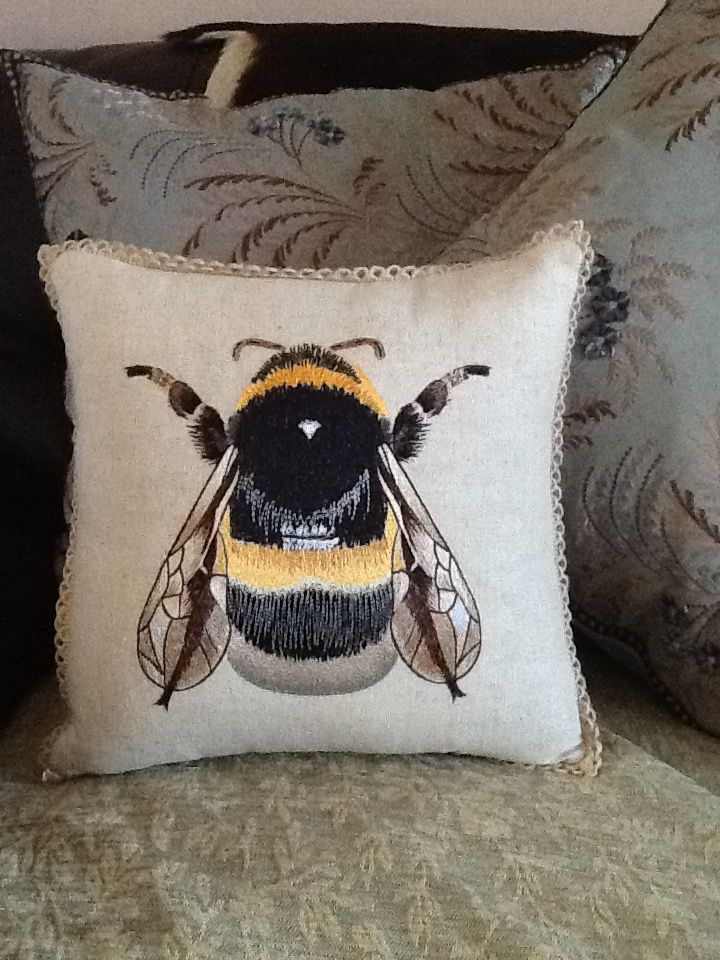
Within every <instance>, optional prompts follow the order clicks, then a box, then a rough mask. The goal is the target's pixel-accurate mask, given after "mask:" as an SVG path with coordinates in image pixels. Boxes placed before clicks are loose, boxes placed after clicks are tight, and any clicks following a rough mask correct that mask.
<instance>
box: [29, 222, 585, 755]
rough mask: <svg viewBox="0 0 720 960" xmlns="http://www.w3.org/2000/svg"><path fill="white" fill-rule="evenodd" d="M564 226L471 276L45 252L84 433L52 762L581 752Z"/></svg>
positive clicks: (573, 291) (578, 234) (572, 276)
mask: <svg viewBox="0 0 720 960" xmlns="http://www.w3.org/2000/svg"><path fill="white" fill-rule="evenodd" d="M589 257H590V253H589V248H588V243H587V239H586V235H585V234H584V233H583V232H582V230H581V227H580V226H579V225H576V226H574V227H573V226H571V227H566V228H556V229H554V230H553V231H552V232H551V233H550V234H548V235H546V236H543V237H539V238H536V239H535V240H534V241H533V242H532V243H531V244H530V245H528V246H527V247H526V248H524V249H523V250H521V251H520V252H518V253H517V254H516V255H514V256H511V257H508V258H505V259H500V260H497V261H492V262H488V263H482V264H479V265H475V266H465V267H458V268H449V269H448V268H437V267H428V268H425V269H423V268H399V267H396V268H390V269H382V268H372V269H356V270H340V271H337V272H332V271H329V270H328V271H322V272H312V271H306V272H305V273H297V272H294V271H290V270H285V271H274V270H272V269H270V270H268V269H262V268H247V267H239V266H234V267H233V266H223V265H221V264H213V263H207V262H203V261H197V260H195V261H188V260H185V259H183V258H172V257H169V256H168V255H165V254H152V253H150V252H149V251H143V250H139V249H138V248H134V247H123V246H119V245H111V244H105V243H94V242H91V241H82V242H80V243H77V242H69V243H66V244H64V245H62V246H59V247H46V248H44V249H43V252H42V262H43V271H44V275H45V278H46V282H47V284H48V288H49V293H50V296H51V299H52V301H53V303H54V304H55V305H56V307H57V308H58V311H59V316H60V320H61V325H62V328H63V333H64V337H65V341H66V346H67V354H68V368H69V396H70V398H71V401H70V411H71V414H72V417H73V420H74V424H75V461H74V498H75V503H74V521H73V529H72V537H71V549H70V551H69V556H68V563H67V569H66V574H65V580H64V586H63V592H62V600H61V607H60V611H59V643H60V649H59V656H60V674H61V678H62V680H63V685H64V688H65V691H66V694H67V698H68V702H69V706H70V713H71V719H70V723H69V725H68V726H67V727H65V728H64V729H63V730H62V731H61V733H60V734H59V735H58V737H57V738H56V740H55V743H54V747H53V751H52V757H51V760H50V767H51V769H52V770H54V771H55V772H56V773H58V774H73V773H81V772H112V771H119V770H126V769H132V768H137V767H143V766H148V765H151V764H156V763H164V762H172V761H179V760H185V759H191V758H196V757H201V756H207V755H218V754H228V753H239V752H244V751H276V750H283V751H285V750H291V751H293V750H360V751H372V752H391V753H392V752H408V751H410V752H416V751H431V752H437V751H457V752H460V753H473V754H484V755H487V756H492V757H499V758H503V759H509V760H518V761H523V762H531V763H540V764H553V763H561V764H564V766H565V767H568V768H570V769H573V770H590V771H594V770H595V769H596V768H597V763H598V759H599V743H598V739H597V732H596V729H595V724H594V718H593V714H592V709H591V707H590V704H589V701H588V700H587V695H586V693H585V690H584V684H583V681H582V678H581V676H580V674H579V669H578V667H577V663H576V661H575V659H574V654H573V648H572V639H571V635H570V632H569V626H568V624H569V616H568V611H567V604H566V595H565V594H566V581H565V576H564V560H563V554H562V523H561V519H560V511H559V489H558V484H557V475H558V461H559V442H560V440H559V438H560V419H559V418H560V411H561V408H562V398H563V396H564V381H565V376H566V361H567V356H568V349H569V348H568V337H569V335H570V333H571V330H572V326H573V323H574V313H575V309H576V306H577V303H578V297H579V291H580V289H581V286H582V284H583V282H584V277H585V276H586V270H587V263H588V262H589Z"/></svg>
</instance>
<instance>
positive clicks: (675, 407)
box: [443, 0, 720, 733]
mask: <svg viewBox="0 0 720 960" xmlns="http://www.w3.org/2000/svg"><path fill="white" fill-rule="evenodd" d="M719 23H720V7H718V5H717V3H708V2H707V0H673V2H671V3H670V4H669V5H668V7H667V8H666V9H665V11H664V12H663V13H662V14H661V16H660V17H659V19H658V20H657V21H656V23H655V25H654V26H653V27H652V29H651V30H650V31H649V33H648V34H647V35H646V37H645V38H644V39H643V41H642V42H641V43H640V44H639V46H638V47H637V48H636V50H635V51H634V52H633V54H632V55H631V56H630V58H629V59H628V62H627V64H626V65H625V66H624V68H623V70H622V71H621V74H620V75H619V77H618V78H617V80H616V81H615V82H614V83H613V84H612V86H611V87H610V89H609V90H608V91H607V92H606V94H605V95H604V96H603V97H602V98H600V99H598V101H597V102H596V103H594V104H593V105H592V106H591V107H590V108H589V109H588V110H587V111H586V112H585V113H583V115H582V116H581V117H580V118H579V119H578V121H577V123H576V124H575V125H574V127H573V128H572V129H571V130H570V131H569V132H568V134H567V135H566V137H565V139H564V141H563V142H562V144H560V145H559V146H558V147H557V148H555V149H554V150H553V151H552V152H551V153H550V154H549V155H548V156H547V157H546V158H545V160H543V161H542V162H541V163H540V164H539V165H538V167H537V168H536V169H535V170H534V171H533V173H532V174H531V175H530V176H529V177H528V178H527V180H526V181H525V182H524V183H523V184H521V185H520V186H519V188H518V189H517V191H516V192H515V194H514V195H513V196H512V197H511V198H510V199H508V200H507V201H506V202H505V203H504V204H503V205H502V207H501V208H500V209H498V210H497V211H496V212H495V213H494V214H493V215H491V216H488V217H485V218H484V219H481V220H480V222H478V223H476V224H474V225H473V226H472V227H471V228H470V230H469V231H468V232H467V234H466V236H465V238H464V240H463V241H462V243H458V244H455V245H454V246H452V247H451V248H450V249H448V250H447V251H446V254H445V255H444V257H443V259H445V260H450V261H452V260H453V259H458V258H460V259H465V258H466V257H467V256H468V254H469V253H470V252H472V251H476V252H478V253H488V252H495V251H497V250H499V249H503V248H505V247H509V246H512V244H514V243H515V242H517V241H518V240H519V239H521V238H522V237H525V236H527V235H530V234H531V233H532V232H533V231H534V230H536V229H537V228H538V227H540V226H542V225H543V224H547V223H552V222H554V221H555V219H556V218H558V217H560V218H564V217H570V216H578V217H582V218H583V219H584V220H585V222H586V224H587V225H588V227H589V229H590V230H591V232H592V235H593V242H594V246H595V248H596V250H597V251H598V256H597V259H596V261H595V270H594V276H593V278H592V280H591V283H590V285H589V290H588V295H587V298H586V301H585V307H584V317H583V319H582V320H581V324H580V332H579V337H578V341H577V345H576V348H575V361H574V368H573V374H572V377H571V383H570V400H569V413H568V416H567V418H566V427H567V433H566V438H567V458H566V469H565V504H566V512H567V514H566V515H567V523H568V530H569V537H568V550H569V560H570V570H571V582H572V594H573V602H574V612H575V616H576V618H577V621H578V623H580V624H583V625H584V626H585V627H586V628H587V629H588V630H589V631H591V632H592V633H593V634H594V635H595V636H596V637H597V638H598V639H599V640H600V642H601V643H603V644H605V645H606V646H607V648H608V649H610V650H612V651H613V652H615V653H617V654H618V655H620V656H622V657H623V658H625V659H626V660H628V661H629V662H631V663H633V664H635V665H637V666H638V668H640V669H643V670H645V671H647V673H648V674H649V675H650V676H652V677H653V678H654V679H655V680H656V681H657V682H658V683H659V684H660V685H661V686H662V688H663V689H664V691H665V692H666V694H667V695H668V696H669V697H670V698H671V700H673V701H674V702H675V703H676V704H677V706H678V707H679V708H680V709H682V710H683V711H685V712H686V713H687V714H689V715H690V716H691V717H692V718H693V719H694V720H696V721H697V722H699V723H700V724H702V725H703V726H705V727H706V728H707V729H708V730H711V731H713V732H715V733H720V526H719V525H720V486H719V485H718V464H719V463H720V439H719V437H720V394H719V392H718V368H719V367H720V350H719V348H718V338H717V316H718V303H720V272H719V271H718V266H717V247H718V230H719V229H720V228H719V224H720V193H719V192H718V191H717V190H716V189H715V183H716V180H717V164H718V144H719V143H720V107H718V104H719V103H720V96H719V94H718V80H719V79H720V34H718V24H719Z"/></svg>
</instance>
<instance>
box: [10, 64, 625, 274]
mask: <svg viewBox="0 0 720 960" xmlns="http://www.w3.org/2000/svg"><path fill="white" fill-rule="evenodd" d="M622 56H623V54H622V53H621V52H618V51H614V50H612V51H611V50H609V51H601V52H598V53H596V54H594V55H592V56H591V57H589V58H588V59H587V60H586V61H584V62H582V63H581V64H578V65H575V66H574V67H567V68H564V69H554V70H548V69H536V70H529V71H525V72H522V73H516V74H509V75H504V76H501V77H492V78H488V79H485V80H481V81H478V82H476V83H471V84H464V85H461V86H459V87H450V88H445V89H442V90H439V91H435V92H432V93H431V92H427V91H421V90H411V89H408V90H394V91H386V90H343V91H339V92H337V93H334V94H328V95H325V96H321V97H317V96H301V97H293V98H292V99H287V98H283V99H280V100H275V101H270V102H265V103H262V104H257V105H254V106H250V107H247V108H245V109H240V110H233V111H224V110H223V111H218V110H216V109H214V108H213V107H212V106H211V105H209V104H208V103H207V102H205V101H204V100H198V99H189V100H188V99H175V100H170V101H168V100H164V99H159V98H157V97H153V96H151V95H149V94H145V93H141V92H138V91H134V90H129V89H127V88H123V87H117V86H114V85H112V84H108V83H103V82H100V81H95V80H91V79H89V78H87V77H82V76H78V75H75V74H72V73H70V72H68V71H66V70H62V69H59V68H57V67H53V66H50V65H47V64H45V63H43V62H40V61H37V60H33V59H30V58H26V57H10V62H11V63H12V64H14V82H15V85H16V90H17V99H18V106H19V110H20V114H21V119H22V122H23V125H24V128H25V132H26V135H27V138H28V147H29V151H30V156H31V159H32V163H33V171H34V175H35V182H36V186H37V190H38V196H39V199H40V202H41V204H42V207H43V214H44V221H45V227H46V229H47V232H48V235H49V237H50V239H51V240H52V241H54V242H61V241H63V240H65V239H66V238H67V237H68V236H69V235H71V234H73V233H74V232H75V231H80V232H81V233H83V234H85V235H86V236H95V237H105V238H107V239H109V240H118V241H123V242H133V243H137V244H140V245H142V246H148V247H152V248H153V249H158V250H165V251H167V252H169V253H182V254H184V255H186V256H187V255H198V256H203V257H205V258H207V259H218V260H221V261H222V262H245V261H249V262H252V263H257V264H261V265H273V266H278V267H284V266H294V267H297V268H304V267H308V266H313V267H315V268H316V269H319V268H321V267H325V266H328V267H334V266H347V265H353V264H381V265H389V264H393V263H424V262H427V261H428V260H430V259H431V258H432V257H433V256H435V255H436V254H437V253H439V252H440V250H441V249H442V247H443V246H444V245H445V244H446V243H447V241H448V239H449V238H451V237H454V236H457V235H458V234H459V233H460V232H461V231H462V230H463V228H464V227H465V226H467V225H468V223H470V222H471V220H472V219H474V218H475V217H476V216H477V215H478V214H479V213H481V212H483V211H485V210H487V209H489V208H490V207H492V206H494V205H495V204H496V203H497V202H498V201H499V200H500V199H501V198H502V197H503V196H506V195H507V194H508V193H509V192H511V191H512V190H513V189H514V188H515V186H517V184H518V183H519V182H520V181H521V180H522V179H523V178H524V177H525V176H526V175H527V172H528V171H529V170H530V169H531V168H532V166H534V164H535V163H536V162H537V160H538V159H539V157H540V156H542V154H543V153H544V152H545V151H546V150H547V149H548V148H549V147H550V146H551V145H552V144H553V143H554V142H555V141H556V140H557V138H558V137H559V136H560V134H561V133H562V131H563V130H565V129H566V127H567V126H568V125H569V124H570V123H571V122H572V120H573V119H574V117H575V116H576V114H577V113H578V111H579V110H580V109H581V107H582V106H583V105H584V104H586V103H587V102H589V100H591V99H592V98H593V97H594V96H595V95H596V94H597V93H598V91H599V90H600V89H601V88H602V87H603V86H604V85H605V84H606V83H607V82H608V81H609V79H610V78H611V76H612V75H613V73H614V71H615V69H616V67H617V65H618V62H619V60H620V59H621V58H622Z"/></svg>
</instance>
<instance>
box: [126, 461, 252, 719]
mask: <svg viewBox="0 0 720 960" xmlns="http://www.w3.org/2000/svg"><path fill="white" fill-rule="evenodd" d="M236 481H237V450H236V449H235V447H233V446H231V447H228V449H227V450H226V451H225V453H224V455H223V457H222V459H221V460H220V462H219V463H218V465H217V467H216V468H215V470H214V471H213V473H212V475H211V477H210V479H209V480H208V482H207V483H206V484H205V486H204V487H203V489H202V491H201V493H200V496H199V497H198V499H197V501H196V502H195V506H194V507H193V508H192V510H191V511H190V515H189V517H188V518H187V520H186V521H185V523H184V525H183V528H182V530H181V531H180V533H179V534H178V536H177V538H176V540H175V542H174V543H173V545H172V547H171V548H170V552H169V553H168V555H167V557H166V559H165V561H164V562H163V565H162V567H161V568H160V572H159V573H158V575H157V578H156V579H155V583H154V584H153V587H152V590H151V591H150V595H149V596H148V598H147V602H146V603H145V607H144V609H143V612H142V614H141V616H140V621H139V623H138V643H137V650H138V659H139V661H140V666H141V667H142V669H143V672H144V673H145V676H146V677H148V679H149V680H152V682H153V683H154V684H155V685H156V686H158V687H162V691H163V692H162V696H161V697H160V699H159V700H158V703H159V704H161V705H162V706H164V707H166V708H167V706H168V703H169V702H170V697H171V696H172V695H173V693H174V692H175V691H176V690H187V689H189V688H190V687H194V686H196V685H197V684H198V683H202V681H203V680H205V679H206V678H207V677H209V676H210V674H211V673H212V672H213V670H214V669H215V667H217V665H218V663H219V662H220V661H221V660H222V657H223V655H224V653H225V650H226V649H227V645H228V643H229V640H230V625H229V624H228V620H227V616H226V615H225V613H224V611H223V610H222V609H221V608H220V607H219V606H218V604H217V602H216V600H215V598H214V597H213V595H212V592H211V590H210V579H211V577H212V575H213V567H214V564H215V560H216V557H217V550H218V544H220V546H221V547H222V538H221V537H220V536H219V534H218V530H219V527H220V522H221V520H222V518H223V514H224V513H225V510H226V509H227V505H228V501H229V500H230V497H231V496H232V492H233V490H234V488H235V483H236Z"/></svg>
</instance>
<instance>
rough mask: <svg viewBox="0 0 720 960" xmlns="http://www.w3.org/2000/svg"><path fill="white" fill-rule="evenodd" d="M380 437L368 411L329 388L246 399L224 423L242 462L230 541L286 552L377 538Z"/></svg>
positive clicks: (276, 391)
mask: <svg viewBox="0 0 720 960" xmlns="http://www.w3.org/2000/svg"><path fill="white" fill-rule="evenodd" d="M315 349H318V348H315ZM283 356H285V355H284V354H283V355H279V357H280V359H282V357H283ZM329 356H330V357H333V356H334V355H332V354H330V355H329ZM337 359H338V361H339V362H340V363H344V361H341V360H340V358H337ZM279 362H280V361H279V360H278V359H277V358H276V364H277V363H279ZM272 369H278V367H277V365H276V366H275V367H273V368H272ZM342 372H344V371H342ZM266 375H267V374H266ZM383 431H384V427H383V422H382V420H381V419H380V417H379V416H378V415H377V414H376V413H375V412H374V411H373V410H371V409H370V408H369V407H368V406H366V405H365V404H364V403H362V402H361V401H360V400H358V399H357V398H356V397H354V396H351V395H350V394H348V393H346V392H344V391H343V390H340V389H337V388H335V387H331V386H327V385H322V384H321V385H320V386H315V385H310V384H300V385H296V386H289V385H282V386H277V387H274V388H272V389H271V390H268V392H267V393H264V394H262V395H260V396H258V397H255V398H253V399H252V400H250V402H249V403H247V405H246V406H244V407H243V408H241V409H240V410H239V411H238V412H237V413H236V414H235V415H234V416H233V417H232V418H231V420H230V424H229V436H230V440H231V442H232V443H234V444H235V446H236V447H237V449H238V456H239V461H238V467H239V470H238V474H239V479H238V483H237V485H236V489H235V493H234V495H233V499H232V501H231V503H230V534H231V536H232V537H233V538H234V539H236V540H241V541H245V542H250V543H260V544H266V545H275V546H280V547H283V548H284V549H294V547H293V544H294V543H297V544H300V546H298V547H297V549H308V547H307V544H308V543H311V544H317V546H315V547H311V548H313V549H330V548H332V547H335V546H351V547H352V546H356V545H358V544H364V543H369V542H371V541H372V540H378V539H381V538H382V536H383V534H384V530H385V519H386V516H387V504H386V501H385V497H384V494H383V492H382V488H381V486H380V481H379V477H378V459H377V457H378V453H377V451H378V447H379V446H380V444H381V443H382V442H383V438H384V432H383Z"/></svg>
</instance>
